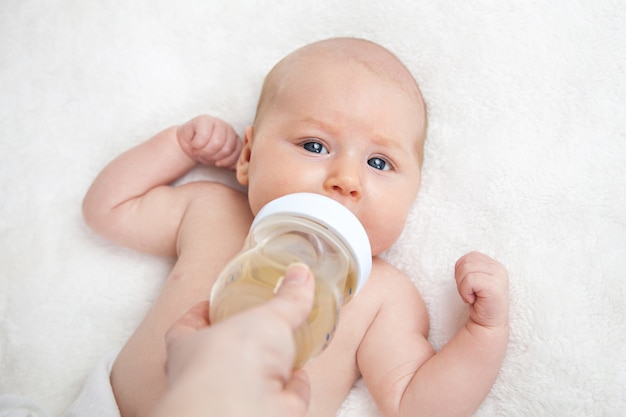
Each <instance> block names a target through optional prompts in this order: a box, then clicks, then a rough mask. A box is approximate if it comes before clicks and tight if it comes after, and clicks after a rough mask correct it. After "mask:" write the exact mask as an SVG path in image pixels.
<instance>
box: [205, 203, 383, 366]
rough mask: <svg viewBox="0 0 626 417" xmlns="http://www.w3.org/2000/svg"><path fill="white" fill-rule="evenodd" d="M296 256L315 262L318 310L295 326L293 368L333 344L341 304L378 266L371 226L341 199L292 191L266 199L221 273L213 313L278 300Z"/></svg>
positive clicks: (218, 316) (219, 315) (230, 312)
mask: <svg viewBox="0 0 626 417" xmlns="http://www.w3.org/2000/svg"><path fill="white" fill-rule="evenodd" d="M295 262H300V263H304V264H306V265H308V266H309V268H310V269H311V271H312V272H313V275H314V276H315V300H314V304H313V310H312V311H311V313H310V315H309V317H308V318H307V321H306V322H305V323H303V324H302V325H301V326H300V327H299V328H298V329H297V330H296V331H295V333H294V339H295V343H296V352H297V353H296V360H295V365H294V367H301V366H302V365H304V364H305V363H306V362H307V361H308V360H309V359H311V358H313V357H314V356H316V355H318V354H319V353H320V352H321V351H322V350H323V349H324V348H325V347H326V346H327V345H328V343H329V342H330V340H331V339H332V337H333V334H334V332H335V328H336V324H337V319H338V315H339V310H340V308H341V306H342V305H343V304H344V303H346V302H348V300H350V299H351V298H352V297H353V296H354V295H355V294H356V293H357V292H358V291H359V289H360V288H361V287H362V286H363V284H364V283H365V281H366V280H367V278H368V277H369V274H370V271H371V269H372V254H371V248H370V244H369V239H368V237H367V234H366V232H365V229H364V228H363V226H362V225H361V223H360V222H359V220H358V219H357V218H356V216H354V215H353V214H352V213H351V212H350V210H348V209H347V208H346V207H344V206H343V205H342V204H340V203H338V202H336V201H335V200H333V199H331V198H328V197H324V196H322V195H319V194H310V193H296V194H288V195H286V196H283V197H280V198H278V199H276V200H273V201H271V202H269V203H268V204H266V205H265V206H264V207H263V208H262V209H261V210H260V211H259V213H258V214H257V216H256V218H255V219H254V221H253V223H252V226H251V227H250V231H249V233H248V237H247V238H246V241H245V244H244V247H243V250H242V251H241V252H240V253H239V254H238V255H237V256H235V258H233V260H232V261H231V262H230V263H229V264H228V265H227V266H226V267H225V268H224V270H223V271H222V273H221V274H220V275H219V277H218V278H217V281H216V282H215V285H214V286H213V290H212V292H211V307H210V313H209V314H210V318H211V322H213V323H216V322H218V321H220V320H223V319H225V318H227V317H229V316H231V315H233V314H236V313H238V312H240V311H242V310H246V309H248V308H251V307H254V306H256V305H259V304H261V303H263V302H265V301H267V300H269V299H271V298H272V297H273V296H274V294H275V292H276V290H277V289H278V287H279V286H280V282H281V278H282V277H283V276H284V275H285V270H286V269H287V267H288V266H289V265H291V264H293V263H295Z"/></svg>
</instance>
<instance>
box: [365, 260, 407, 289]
mask: <svg viewBox="0 0 626 417" xmlns="http://www.w3.org/2000/svg"><path fill="white" fill-rule="evenodd" d="M368 285H369V286H370V288H371V289H372V290H373V291H375V292H377V293H381V294H386V295H389V293H396V292H404V291H410V292H415V293H417V288H416V287H415V285H414V284H413V282H412V281H411V279H410V278H409V276H408V275H407V274H405V273H404V272H402V271H401V270H399V269H398V268H396V267H395V266H393V265H392V264H390V263H389V262H387V261H385V260H384V259H381V258H379V257H374V258H373V260H372V273H371V275H370V279H369V280H368Z"/></svg>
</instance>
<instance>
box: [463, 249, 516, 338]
mask: <svg viewBox="0 0 626 417" xmlns="http://www.w3.org/2000/svg"><path fill="white" fill-rule="evenodd" d="M454 272H455V274H454V275H455V278H456V285H457V289H458V291H459V294H460V295H461V298H463V301H465V302H466V303H468V304H469V306H470V320H472V321H474V322H475V323H476V324H479V325H481V326H485V327H495V326H504V325H506V324H507V323H508V321H509V277H508V274H507V272H506V269H505V268H504V266H503V265H502V264H501V263H500V262H498V261H496V260H494V259H491V258H490V257H489V256H487V255H485V254H482V253H479V252H471V253H468V254H467V255H464V256H462V257H461V258H460V259H459V260H458V261H457V262H456V265H455V267H454Z"/></svg>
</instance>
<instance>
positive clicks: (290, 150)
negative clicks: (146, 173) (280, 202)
mask: <svg viewBox="0 0 626 417" xmlns="http://www.w3.org/2000/svg"><path fill="white" fill-rule="evenodd" d="M420 106H421V101H418V100H417V99H416V97H415V96H414V95H411V94H409V93H408V92H407V91H405V90H404V89H402V88H400V87H399V86H398V85H397V84H396V83H394V82H392V81H390V80H389V79H386V78H384V77H381V76H380V75H378V74H374V73H373V72H372V71H371V70H369V69H367V68H365V67H363V66H362V65H359V64H357V63H352V62H351V63H348V64H346V63H341V64H333V63H332V62H328V63H325V64H324V65H318V66H315V65H308V66H305V67H304V68H303V67H300V68H298V71H294V73H292V74H290V76H289V77H287V78H286V79H285V80H283V82H282V83H281V85H280V86H279V91H278V92H277V94H276V96H275V97H274V99H273V100H272V103H271V105H268V106H267V108H266V109H264V111H263V114H262V116H261V117H258V118H257V121H256V122H255V125H254V127H249V128H248V130H247V131H246V138H245V144H244V150H243V153H242V158H241V159H240V162H239V166H238V178H239V180H240V181H241V182H242V183H243V184H247V185H248V197H249V201H250V206H251V208H252V211H253V212H254V213H255V214H256V213H257V212H258V211H259V209H260V208H261V207H262V206H263V205H265V204H266V203H268V202H269V201H271V200H273V199H275V198H277V197H280V196H283V195H285V194H289V193H294V192H312V193H318V194H322V195H325V196H328V197H331V198H333V199H335V200H337V201H339V202H340V203H342V204H343V205H344V206H346V207H347V208H348V209H350V210H351V211H352V212H353V213H354V214H355V215H356V216H357V217H358V218H359V220H360V221H361V223H362V224H363V226H364V227H365V229H366V231H367V233H368V236H369V239H370V243H371V245H372V252H373V254H374V255H377V254H379V253H381V252H383V251H384V250H386V249H388V248H389V247H390V246H391V245H392V244H393V242H395V240H396V239H397V238H398V236H399V234H400V233H401V231H402V228H403V227H404V223H405V221H406V218H407V215H408V212H409V210H410V208H411V206H412V204H413V202H414V200H415V197H416V196H417V192H418V190H419V183H420V166H419V156H418V153H419V152H420V150H419V149H420V147H419V143H420V141H422V140H423V132H424V126H425V120H424V116H423V114H424V113H423V107H420Z"/></svg>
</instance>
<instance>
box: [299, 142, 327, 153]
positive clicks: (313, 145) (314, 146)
mask: <svg viewBox="0 0 626 417" xmlns="http://www.w3.org/2000/svg"><path fill="white" fill-rule="evenodd" d="M302 147H303V148H304V149H306V150H307V151H309V152H314V153H321V154H327V153H328V149H326V147H325V146H324V145H322V144H321V143H319V142H306V143H305V144H304V145H302Z"/></svg>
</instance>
